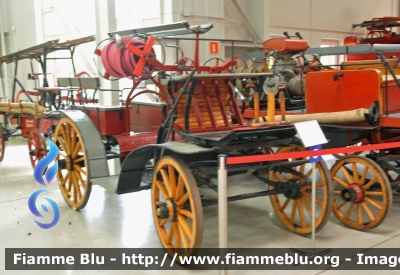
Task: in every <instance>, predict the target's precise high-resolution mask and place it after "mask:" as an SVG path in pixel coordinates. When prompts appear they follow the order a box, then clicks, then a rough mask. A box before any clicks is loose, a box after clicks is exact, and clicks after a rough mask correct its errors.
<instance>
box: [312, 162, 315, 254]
mask: <svg viewBox="0 0 400 275" xmlns="http://www.w3.org/2000/svg"><path fill="white" fill-rule="evenodd" d="M315 181H316V177H315V162H313V163H312V183H311V190H312V192H311V212H312V213H311V214H312V215H311V242H312V248H313V249H315V186H316V184H315Z"/></svg>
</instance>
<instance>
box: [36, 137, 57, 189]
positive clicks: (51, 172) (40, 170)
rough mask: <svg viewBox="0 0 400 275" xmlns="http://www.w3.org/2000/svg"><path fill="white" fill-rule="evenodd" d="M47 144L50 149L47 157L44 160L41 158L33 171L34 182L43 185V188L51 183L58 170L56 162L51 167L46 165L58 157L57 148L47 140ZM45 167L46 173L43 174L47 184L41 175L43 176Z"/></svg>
mask: <svg viewBox="0 0 400 275" xmlns="http://www.w3.org/2000/svg"><path fill="white" fill-rule="evenodd" d="M48 143H49V147H50V150H49V152H48V153H47V155H46V156H45V157H44V158H42V159H41V160H40V161H39V162H38V164H37V165H36V167H35V170H34V171H33V177H34V178H35V180H36V181H37V182H38V183H39V184H41V185H44V186H46V185H47V184H49V183H50V182H51V181H52V179H53V178H54V177H55V175H56V173H57V170H58V162H55V163H54V165H53V166H51V167H48V165H49V164H50V163H52V162H53V161H54V160H55V159H56V157H57V156H58V152H59V151H58V148H57V146H56V145H55V144H54V143H53V142H52V141H51V140H48ZM46 167H48V168H47V171H46V173H45V175H46V181H47V184H46V183H45V182H44V178H43V174H44V171H45V170H46Z"/></svg>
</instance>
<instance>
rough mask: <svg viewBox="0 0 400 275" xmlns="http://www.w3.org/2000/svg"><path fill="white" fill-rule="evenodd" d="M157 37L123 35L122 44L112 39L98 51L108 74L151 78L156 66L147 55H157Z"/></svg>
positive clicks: (121, 76) (118, 76)
mask: <svg viewBox="0 0 400 275" xmlns="http://www.w3.org/2000/svg"><path fill="white" fill-rule="evenodd" d="M154 41H155V38H154V37H152V36H150V37H149V39H148V40H147V42H146V43H145V42H144V41H143V40H139V39H135V38H129V37H122V38H121V46H119V47H118V46H117V44H116V42H115V41H111V42H110V43H108V44H107V45H105V46H104V48H103V50H102V51H101V52H100V51H96V53H97V54H99V53H100V54H99V55H100V56H101V62H102V63H103V66H104V69H105V70H106V75H109V76H113V77H116V78H123V77H127V78H132V77H140V78H144V79H146V78H150V77H151V75H152V73H153V72H154V70H155V68H154V66H152V65H151V64H149V63H148V62H147V59H146V57H148V56H155V52H154V49H153V45H154Z"/></svg>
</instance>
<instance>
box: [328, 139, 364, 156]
mask: <svg viewBox="0 0 400 275" xmlns="http://www.w3.org/2000/svg"><path fill="white" fill-rule="evenodd" d="M361 145H363V143H362V142H359V143H356V144H353V145H349V146H346V147H357V146H361ZM361 153H362V152H350V153H340V154H333V156H334V157H335V158H338V159H341V158H344V157H347V156H357V155H359V154H361Z"/></svg>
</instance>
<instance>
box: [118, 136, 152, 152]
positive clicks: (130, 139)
mask: <svg viewBox="0 0 400 275" xmlns="http://www.w3.org/2000/svg"><path fill="white" fill-rule="evenodd" d="M114 137H115V138H116V139H117V141H118V144H119V150H120V156H121V157H126V156H127V155H128V154H129V153H130V152H132V151H133V150H135V149H136V148H138V147H140V146H144V145H148V144H155V143H156V142H157V132H150V133H132V134H129V135H116V136H114Z"/></svg>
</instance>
